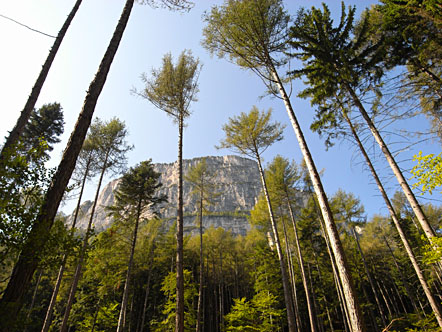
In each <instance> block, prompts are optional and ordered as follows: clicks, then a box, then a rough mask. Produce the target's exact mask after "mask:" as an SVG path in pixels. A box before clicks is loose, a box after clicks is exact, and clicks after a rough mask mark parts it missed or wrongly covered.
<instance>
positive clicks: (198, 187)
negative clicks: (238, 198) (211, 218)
mask: <svg viewBox="0 0 442 332" xmlns="http://www.w3.org/2000/svg"><path fill="white" fill-rule="evenodd" d="M215 175H216V174H215V173H214V172H212V171H209V169H208V167H207V162H206V158H202V159H201V161H200V162H198V163H197V164H196V165H195V166H192V167H191V168H190V169H189V171H188V172H187V174H186V175H185V176H184V179H185V180H186V181H187V182H188V183H189V184H190V186H191V187H192V191H191V192H190V194H191V195H193V196H195V197H197V201H198V202H199V201H200V200H201V201H202V205H203V206H202V209H203V212H204V213H206V214H210V212H209V211H208V210H207V205H213V204H214V199H215V198H216V197H217V196H219V195H220V194H217V193H216V183H215V182H214V181H215ZM197 209H198V210H199V207H197Z"/></svg>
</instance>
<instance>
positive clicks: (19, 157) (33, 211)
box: [0, 141, 53, 260]
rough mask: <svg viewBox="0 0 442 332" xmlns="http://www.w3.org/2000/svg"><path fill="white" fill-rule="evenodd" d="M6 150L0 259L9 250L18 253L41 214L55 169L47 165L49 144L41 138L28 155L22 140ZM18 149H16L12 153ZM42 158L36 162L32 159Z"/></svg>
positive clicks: (0, 171) (1, 172)
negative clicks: (46, 152) (43, 198)
mask: <svg viewBox="0 0 442 332" xmlns="http://www.w3.org/2000/svg"><path fill="white" fill-rule="evenodd" d="M18 144H19V145H18V147H17V148H16V149H15V147H13V148H12V149H9V150H8V151H5V157H4V159H3V160H2V161H1V166H0V248H1V249H0V260H3V259H4V258H5V255H6V254H7V253H15V254H17V253H18V252H19V251H20V248H21V245H22V244H23V243H24V241H25V240H26V238H27V235H28V233H29V231H30V229H31V227H32V225H33V222H34V221H35V218H36V217H37V214H38V212H39V210H40V206H41V204H42V195H43V193H44V191H45V189H46V188H47V186H48V185H49V181H50V178H51V173H52V172H53V171H52V170H47V169H46V168H45V167H44V160H46V159H47V158H46V157H45V156H44V151H46V150H47V145H46V143H45V142H44V141H41V142H40V144H39V145H38V146H37V147H35V148H34V147H33V148H31V149H30V150H28V151H27V153H26V154H21V153H18V152H16V151H20V150H22V149H24V145H23V144H22V143H18ZM11 151H14V152H11ZM35 159H38V160H40V162H39V163H33V162H31V161H30V160H35Z"/></svg>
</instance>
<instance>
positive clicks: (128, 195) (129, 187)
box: [109, 160, 166, 332]
mask: <svg viewBox="0 0 442 332" xmlns="http://www.w3.org/2000/svg"><path fill="white" fill-rule="evenodd" d="M160 175H161V174H160V173H157V172H155V171H154V169H153V165H152V162H151V161H150V160H148V161H144V162H142V163H140V164H139V165H137V166H135V167H133V168H131V169H129V171H128V172H127V173H126V174H124V175H123V177H122V178H121V182H120V183H119V185H118V188H117V191H116V192H115V204H114V205H113V206H111V207H109V210H110V211H111V215H112V216H113V217H114V219H115V220H116V221H117V222H119V223H121V222H122V223H134V226H133V235H132V239H131V249H130V254H129V260H128V264H127V274H126V281H125V283H124V291H123V299H122V302H121V308H120V316H119V319H118V326H117V332H122V331H123V330H124V326H125V323H126V308H127V301H128V296H129V287H130V282H131V277H132V266H133V260H134V253H135V246H136V243H137V234H138V227H139V224H140V222H141V221H142V218H143V217H142V214H143V213H145V212H147V209H149V210H152V209H154V208H155V205H156V204H158V203H161V202H164V201H165V200H166V196H165V195H161V196H157V190H158V189H159V188H161V186H162V184H161V183H160V182H158V179H159V177H160ZM143 219H144V218H143Z"/></svg>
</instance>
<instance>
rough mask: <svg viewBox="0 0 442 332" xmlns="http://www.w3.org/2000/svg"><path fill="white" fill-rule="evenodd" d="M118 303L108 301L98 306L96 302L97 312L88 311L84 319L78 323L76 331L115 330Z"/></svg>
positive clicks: (102, 331)
mask: <svg viewBox="0 0 442 332" xmlns="http://www.w3.org/2000/svg"><path fill="white" fill-rule="evenodd" d="M118 305H119V303H109V304H107V305H103V306H100V303H98V304H97V307H96V309H95V310H96V311H97V312H89V313H88V314H87V315H86V317H85V319H84V320H83V321H82V322H81V323H80V324H79V326H78V329H77V331H79V332H89V331H92V327H94V331H96V332H107V331H110V330H115V328H116V325H117V324H116V322H117V321H118V313H119V311H118Z"/></svg>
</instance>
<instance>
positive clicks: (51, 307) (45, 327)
mask: <svg viewBox="0 0 442 332" xmlns="http://www.w3.org/2000/svg"><path fill="white" fill-rule="evenodd" d="M91 162H92V154H91V155H90V157H89V159H88V161H87V163H86V168H85V170H84V175H83V179H82V181H81V189H80V194H79V196H78V200H77V206H76V208H75V215H74V220H73V221H72V226H71V232H70V234H71V236H72V235H73V234H74V231H75V226H76V224H77V219H78V213H79V211H80V204H81V199H82V197H83V191H84V187H85V185H86V180H87V177H88V173H89V166H90V164H91ZM67 257H68V253H65V254H64V256H63V261H62V263H61V266H60V269H59V270H58V275H57V280H56V281H55V286H54V290H53V291H52V296H51V300H50V302H49V307H48V310H47V311H46V317H45V320H44V322H43V327H42V328H41V332H48V331H49V327H50V326H51V323H52V315H53V312H54V306H55V303H56V301H57V296H58V291H59V290H60V285H61V281H62V279H63V274H64V270H65V266H66V260H67Z"/></svg>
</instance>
